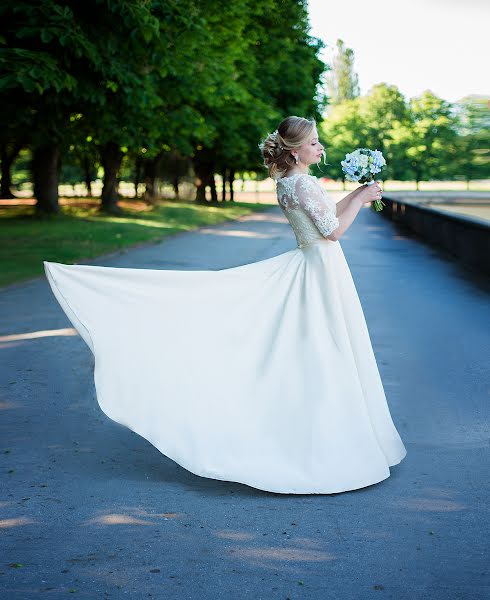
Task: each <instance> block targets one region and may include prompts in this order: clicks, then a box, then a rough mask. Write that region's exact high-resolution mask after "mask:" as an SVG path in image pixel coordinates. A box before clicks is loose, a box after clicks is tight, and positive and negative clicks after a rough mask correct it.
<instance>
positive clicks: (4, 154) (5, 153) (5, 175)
mask: <svg viewBox="0 0 490 600" xmlns="http://www.w3.org/2000/svg"><path fill="white" fill-rule="evenodd" d="M20 150H21V147H20V146H13V147H12V148H10V150H9V148H8V146H7V145H5V146H2V149H1V151H0V152H1V159H0V160H1V161H2V181H1V184H0V198H15V196H14V194H12V190H11V189H10V188H11V187H12V176H11V170H12V165H13V163H14V161H15V159H16V158H17V156H18V155H19V152H20Z"/></svg>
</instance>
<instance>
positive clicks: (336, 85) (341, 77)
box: [327, 39, 359, 104]
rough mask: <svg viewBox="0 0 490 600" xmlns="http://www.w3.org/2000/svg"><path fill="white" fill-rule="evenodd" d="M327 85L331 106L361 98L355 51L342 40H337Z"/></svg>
mask: <svg viewBox="0 0 490 600" xmlns="http://www.w3.org/2000/svg"><path fill="white" fill-rule="evenodd" d="M327 85H328V91H329V96H330V103H331V104H340V103H341V102H344V101H345V100H352V99H353V98H357V97H358V96H359V78H358V75H357V73H356V72H355V71H354V51H353V50H352V49H351V48H346V47H345V45H344V42H343V41H342V40H340V39H338V40H337V44H336V54H335V55H334V57H333V65H332V71H331V73H330V76H329V77H328V79H327Z"/></svg>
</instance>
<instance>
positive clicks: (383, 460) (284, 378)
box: [44, 240, 406, 494]
mask: <svg viewBox="0 0 490 600" xmlns="http://www.w3.org/2000/svg"><path fill="white" fill-rule="evenodd" d="M44 267H45V270H46V275H47V278H48V280H49V283H50V285H51V288H52V290H53V293H54V295H55V296H56V298H57V300H58V302H59V303H60V305H61V307H62V308H63V310H64V311H65V313H66V315H67V316H68V318H69V319H70V321H71V322H72V323H73V326H74V327H75V328H76V329H77V331H78V332H79V333H80V335H81V336H82V338H83V339H84V340H85V342H86V343H87V344H88V346H89V347H90V349H91V350H92V352H93V354H94V357H95V373H94V376H95V387H96V394H97V400H98V403H99V405H100V408H101V409H102V411H103V412H104V413H105V414H106V415H107V416H108V417H109V418H110V419H113V420H114V421H116V422H118V423H120V424H122V425H125V426H126V427H128V428H129V429H131V430H132V431H134V432H136V433H138V434H139V435H141V436H142V437H144V438H145V439H146V440H148V441H149V442H150V443H151V444H153V446H155V447H156V448H157V449H158V450H159V451H160V452H162V453H163V454H165V455H166V456H168V457H169V458H171V459H172V460H174V461H175V462H177V463H178V464H179V465H181V466H182V467H184V468H186V469H187V470H189V471H191V472H192V473H195V474H196V475H199V476H202V477H209V478H213V479H218V480H225V481H234V482H239V483H244V484H246V485H249V486H252V487H254V488H258V489H261V490H266V491H270V492H277V493H288V494H322V493H323V494H326V493H337V492H342V491H346V490H352V489H357V488H361V487H365V486H368V485H371V484H374V483H377V482H379V481H381V480H383V479H386V478H387V477H389V475H390V471H389V467H390V466H392V465H395V464H397V463H399V462H400V461H401V460H402V459H403V458H404V456H405V455H406V449H405V446H404V445H403V442H402V440H401V439H400V436H399V434H398V432H397V430H396V428H395V426H394V424H393V421H392V418H391V415H390V411H389V408H388V405H387V401H386V397H385V394H384V390H383V385H382V382H381V379H380V375H379V371H378V368H377V364H376V360H375V356H374V353H373V349H372V346H371V341H370V337H369V333H368V329H367V326H366V322H365V318H364V314H363V311H362V308H361V304H360V302H359V297H358V295H357V291H356V288H355V285H354V282H353V280H352V276H351V273H350V270H349V267H348V265H347V262H346V260H345V257H344V254H343V251H342V248H341V246H340V244H339V243H338V242H331V241H329V240H319V241H318V242H314V243H312V244H310V245H308V246H306V247H304V248H295V249H294V250H290V251H288V252H285V253H283V254H280V255H278V256H275V257H273V258H269V259H266V260H262V261H258V262H255V263H250V264H247V265H243V266H239V267H233V268H227V269H222V270H218V271H171V270H153V269H129V268H115V267H98V266H89V265H64V264H59V263H53V262H46V261H44Z"/></svg>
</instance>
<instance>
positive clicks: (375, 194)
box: [357, 182, 383, 204]
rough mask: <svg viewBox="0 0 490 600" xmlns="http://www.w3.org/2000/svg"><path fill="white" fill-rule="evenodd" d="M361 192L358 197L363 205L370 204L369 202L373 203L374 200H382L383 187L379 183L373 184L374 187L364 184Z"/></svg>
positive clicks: (360, 189)
mask: <svg viewBox="0 0 490 600" xmlns="http://www.w3.org/2000/svg"><path fill="white" fill-rule="evenodd" d="M357 189H358V190H359V194H358V197H359V199H360V200H361V202H362V203H363V204H368V203H369V202H373V201H374V200H381V198H382V195H383V192H382V190H381V186H380V185H379V183H378V182H376V183H373V184H372V185H367V184H364V185H363V186H361V187H360V188H357Z"/></svg>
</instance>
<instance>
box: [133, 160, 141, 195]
mask: <svg viewBox="0 0 490 600" xmlns="http://www.w3.org/2000/svg"><path fill="white" fill-rule="evenodd" d="M142 171H143V161H142V160H141V158H137V159H136V162H135V173H134V197H135V198H138V187H139V185H140V181H141V174H142Z"/></svg>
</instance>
